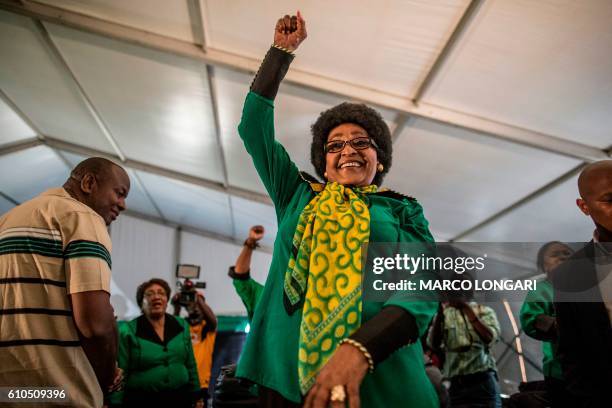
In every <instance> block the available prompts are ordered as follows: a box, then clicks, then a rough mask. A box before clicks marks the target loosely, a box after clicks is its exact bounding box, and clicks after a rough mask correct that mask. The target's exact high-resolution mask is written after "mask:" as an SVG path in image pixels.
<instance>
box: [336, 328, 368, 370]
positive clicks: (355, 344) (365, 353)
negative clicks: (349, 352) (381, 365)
mask: <svg viewBox="0 0 612 408" xmlns="http://www.w3.org/2000/svg"><path fill="white" fill-rule="evenodd" d="M344 343H347V344H350V345H351V346H353V347H357V349H358V350H359V351H361V352H362V353H363V356H364V357H365V358H366V360H367V362H368V370H369V371H370V372H371V373H373V372H374V360H373V359H372V355H371V354H370V352H369V351H368V349H366V348H365V346H364V345H363V344H361V343H360V342H358V341H357V340H353V339H349V338H348V337H347V338H345V339H342V340H340V343H339V344H340V345H342V344H344Z"/></svg>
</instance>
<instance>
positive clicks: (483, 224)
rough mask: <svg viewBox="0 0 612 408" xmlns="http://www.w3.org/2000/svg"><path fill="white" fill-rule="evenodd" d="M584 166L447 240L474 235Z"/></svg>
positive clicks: (564, 180) (569, 177) (578, 170)
mask: <svg viewBox="0 0 612 408" xmlns="http://www.w3.org/2000/svg"><path fill="white" fill-rule="evenodd" d="M586 165H587V163H586V162H583V163H580V164H578V165H577V166H576V167H574V168H572V169H571V170H569V171H568V172H566V173H564V174H562V175H561V176H559V177H557V178H556V179H554V180H552V181H550V182H549V183H546V184H545V185H543V186H542V187H540V188H538V189H537V190H535V191H533V192H531V193H529V194H528V195H526V196H525V197H523V198H521V199H519V200H517V201H515V202H514V203H512V204H511V205H509V206H508V207H506V208H504V209H502V210H500V211H498V212H496V213H495V214H493V215H491V216H490V217H488V218H486V219H485V220H483V221H481V222H479V223H478V224H476V225H474V226H473V227H471V228H468V229H467V230H465V231H463V232H461V233H459V234H457V235H456V236H454V237H453V238H451V239H449V242H455V241H459V240H461V239H463V238H465V237H467V236H468V235H470V234H472V233H474V232H476V231H478V230H481V229H483V228H484V227H486V226H488V225H490V224H492V223H494V222H495V221H497V220H499V219H500V218H502V217H503V216H505V215H507V214H509V213H511V212H512V211H514V210H516V209H517V208H519V207H522V206H523V205H525V204H527V203H529V202H531V201H533V200H534V199H536V198H538V197H540V196H541V195H542V194H545V193H547V192H549V191H550V190H552V189H554V188H555V187H557V186H558V185H560V184H562V183H564V182H566V181H567V180H569V179H571V178H572V177H574V176H575V175H576V174H578V173H579V172H580V171H581V170H582V169H583V168H584V167H585V166H586Z"/></svg>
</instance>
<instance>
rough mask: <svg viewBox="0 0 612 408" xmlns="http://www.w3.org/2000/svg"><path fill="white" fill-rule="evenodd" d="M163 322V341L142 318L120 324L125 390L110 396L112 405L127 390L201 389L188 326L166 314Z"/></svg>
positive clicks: (150, 391)
mask: <svg viewBox="0 0 612 408" xmlns="http://www.w3.org/2000/svg"><path fill="white" fill-rule="evenodd" d="M165 319H166V321H165V325H164V342H162V341H161V340H160V339H159V337H158V336H157V335H156V334H155V331H154V329H153V327H152V326H151V324H150V323H149V322H148V321H147V320H146V317H145V316H144V315H141V316H139V317H137V318H135V319H133V320H130V321H129V322H119V324H118V329H119V355H118V364H119V367H120V368H121V369H123V376H124V378H125V387H124V390H123V391H121V392H115V393H113V394H112V395H111V402H112V403H114V404H117V403H121V402H122V401H123V399H124V394H126V393H129V392H130V391H134V392H148V393H155V392H159V391H170V390H176V389H179V388H181V387H185V386H189V389H190V390H192V391H194V392H197V391H199V390H200V380H199V378H198V371H197V367H196V362H195V358H194V355H193V348H192V346H191V334H190V332H189V324H188V323H187V322H186V321H185V319H183V318H181V317H176V316H171V315H169V314H166V318H165Z"/></svg>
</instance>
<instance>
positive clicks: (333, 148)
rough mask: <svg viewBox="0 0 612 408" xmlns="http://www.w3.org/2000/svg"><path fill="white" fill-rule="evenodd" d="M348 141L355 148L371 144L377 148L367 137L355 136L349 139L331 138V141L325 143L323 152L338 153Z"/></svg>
mask: <svg viewBox="0 0 612 408" xmlns="http://www.w3.org/2000/svg"><path fill="white" fill-rule="evenodd" d="M347 143H349V144H350V145H351V147H352V148H353V149H355V150H365V149H367V148H368V147H370V146H372V147H374V148H375V149H378V145H377V144H376V142H375V141H374V139H371V138H369V137H356V138H355V139H351V140H332V141H331V142H327V143H326V144H325V153H338V152H341V151H342V150H344V147H345V146H346V144H347Z"/></svg>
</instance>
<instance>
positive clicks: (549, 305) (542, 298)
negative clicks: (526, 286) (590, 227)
mask: <svg viewBox="0 0 612 408" xmlns="http://www.w3.org/2000/svg"><path fill="white" fill-rule="evenodd" d="M573 253H574V251H573V250H572V249H571V248H570V247H568V246H567V245H566V244H564V243H562V242H559V241H552V242H548V243H547V244H544V245H543V246H542V248H540V250H539V251H538V257H537V267H538V272H540V273H545V274H546V277H545V278H544V279H542V280H540V281H538V282H537V286H536V289H535V290H532V291H530V292H529V293H527V296H526V297H525V302H524V303H523V306H522V307H521V313H520V318H521V326H522V328H523V330H524V331H525V334H527V335H528V336H529V337H532V338H534V339H536V340H540V341H541V342H542V354H543V358H542V369H543V374H544V383H545V388H546V393H545V394H546V395H545V396H544V397H545V398H544V399H545V400H544V401H542V405H541V406H549V405H550V406H552V407H561V406H564V403H565V400H566V398H564V396H565V393H566V391H565V390H566V384H565V382H564V381H563V371H562V369H561V362H560V361H559V359H558V357H557V355H556V354H557V352H556V348H557V346H556V343H557V336H558V332H557V320H556V317H555V308H554V305H553V294H554V289H553V285H552V283H551V281H552V273H553V270H554V269H555V268H556V267H557V266H559V265H561V264H562V263H563V262H565V261H566V260H567V259H568V258H569V257H570V256H572V254H573ZM530 406H537V405H535V403H534V405H530Z"/></svg>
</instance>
